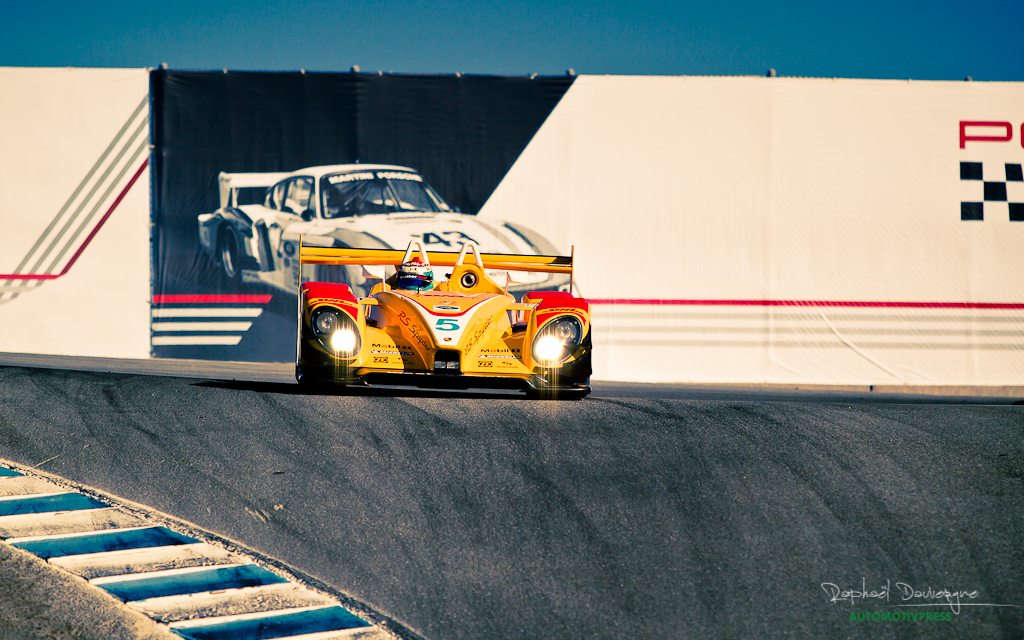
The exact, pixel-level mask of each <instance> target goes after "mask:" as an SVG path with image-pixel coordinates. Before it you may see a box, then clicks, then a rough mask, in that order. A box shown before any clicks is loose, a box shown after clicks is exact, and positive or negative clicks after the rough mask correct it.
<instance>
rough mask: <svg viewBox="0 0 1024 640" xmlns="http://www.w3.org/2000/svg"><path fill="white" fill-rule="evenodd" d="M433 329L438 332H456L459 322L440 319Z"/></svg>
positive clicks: (450, 319)
mask: <svg viewBox="0 0 1024 640" xmlns="http://www.w3.org/2000/svg"><path fill="white" fill-rule="evenodd" d="M435 327H436V329H437V330H438V331H458V330H459V321H458V320H456V319H454V318H441V319H440V320H438V321H437V325H435Z"/></svg>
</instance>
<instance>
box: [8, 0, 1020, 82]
mask: <svg viewBox="0 0 1024 640" xmlns="http://www.w3.org/2000/svg"><path fill="white" fill-rule="evenodd" d="M0 24H2V25H3V37H0V66H16V67H17V66H28V67H48V66H57V67H66V66H75V67H147V66H156V65H158V64H160V63H162V62H167V63H168V65H169V66H170V67H171V68H172V69H222V68H228V69H237V70H281V71H287V70H296V69H306V70H315V71H343V70H348V69H349V68H350V67H351V66H352V65H354V64H358V65H359V66H360V68H361V70H362V71H377V70H382V71H394V72H400V73H454V72H462V73H483V74H501V75H524V74H530V73H539V74H542V75H560V74H563V73H565V71H566V69H569V68H574V69H575V70H576V71H577V72H578V73H591V74H630V75H752V74H757V75H759V74H763V73H764V72H765V71H766V70H767V69H768V68H770V67H771V68H775V69H777V70H778V74H779V75H786V76H819V77H855V78H913V79H924V80H962V79H963V78H964V76H967V75H970V76H972V77H973V78H974V79H975V80H1013V81H1024V52H1022V51H1021V46H1020V42H1021V37H1022V32H1024V0H988V1H986V0H982V1H978V2H970V3H968V2H950V1H948V0H936V1H933V2H899V1H888V2H886V1H881V0H862V1H861V2H857V3H834V2H828V1H827V0H818V1H815V2H804V1H786V0H783V1H780V2H766V1H754V0H733V1H730V0H721V1H715V0H710V1H705V2H685V1H684V2H657V1H654V2H652V1H648V0H636V1H633V2H627V1H622V0H604V1H602V0H595V1H594V2H582V1H570V2H557V1H554V2H543V1H533V0H519V1H512V0H499V1H497V2H489V3H481V2H469V1H467V0H450V1H447V2H402V3H397V2H369V1H364V0H357V1H355V2H328V1H323V0H307V1H302V2H290V3H285V2H242V1H240V0H230V1H227V2H213V1H208V2H201V1H196V0H166V1H164V2H138V1H134V2H122V1H116V2H101V3H88V2H81V1H80V0H79V1H78V2H63V1H58V2H29V1H27V0H17V1H14V0H0Z"/></svg>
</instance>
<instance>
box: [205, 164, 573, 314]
mask: <svg viewBox="0 0 1024 640" xmlns="http://www.w3.org/2000/svg"><path fill="white" fill-rule="evenodd" d="M219 184H220V208H219V209H217V211H215V212H213V213H204V214H201V215H200V216H199V220H198V221H199V239H200V242H201V243H202V246H203V250H204V251H205V252H206V254H207V256H209V258H210V259H211V260H212V261H213V262H214V263H216V264H217V265H218V266H219V267H220V268H221V269H223V271H224V274H225V275H226V276H227V277H228V279H229V280H233V281H240V282H263V283H266V284H268V285H271V286H273V287H275V288H278V289H281V290H283V291H287V292H289V293H295V292H296V291H298V288H299V286H300V285H301V284H302V282H303V281H307V280H314V281H317V282H336V283H343V284H347V285H349V286H350V287H351V288H352V290H353V292H354V293H355V294H356V295H357V296H362V295H366V293H367V291H366V289H367V288H368V287H367V286H366V283H367V276H370V278H371V283H370V284H372V279H373V278H380V277H381V275H383V274H379V273H376V272H374V271H373V269H372V268H371V269H370V270H369V271H364V268H363V267H355V266H349V265H306V267H305V268H306V269H307V271H308V272H307V273H303V271H302V267H301V266H300V264H299V259H298V248H299V242H300V238H301V242H302V244H303V245H304V246H321V247H336V248H361V249H393V248H402V247H405V246H407V245H408V243H409V242H410V241H411V240H418V241H420V242H422V243H423V245H424V246H425V247H427V249H428V250H430V251H458V250H460V249H461V247H462V246H463V245H464V244H465V243H467V242H472V243H474V244H476V245H477V246H478V247H480V250H481V251H483V252H487V253H509V254H532V255H553V254H556V253H557V251H556V249H555V247H553V246H552V245H551V243H549V242H548V241H547V240H545V239H544V238H543V237H541V236H539V235H538V234H537V233H535V232H533V231H531V230H530V229H527V228H525V227H523V226H522V225H519V224H515V223H511V222H501V221H494V220H488V221H483V220H480V219H479V218H477V217H476V216H473V215H469V214H465V213H462V212H460V211H458V210H455V209H453V208H451V207H449V206H448V204H447V203H446V202H445V201H444V199H443V198H442V197H441V196H440V195H439V194H438V193H437V191H435V190H434V189H433V188H432V187H431V186H430V185H429V184H427V183H426V181H424V179H423V177H422V176H421V175H420V174H419V173H417V172H416V171H415V170H413V169H410V168H408V167H401V166H394V165H369V164H343V165H332V166H321V167H310V168H306V169H300V170H298V171H295V172H292V173H221V174H220V176H219ZM378 270H379V268H378ZM487 275H488V277H490V278H492V279H493V280H495V281H498V282H502V283H504V282H506V280H508V281H509V282H510V284H509V287H508V291H509V293H512V294H513V295H516V296H517V297H521V295H522V294H523V293H526V292H529V291H568V290H569V287H570V280H569V278H568V277H567V276H565V275H564V274H543V273H541V274H536V273H530V274H526V275H525V276H524V275H520V274H517V275H516V276H515V277H514V278H511V277H509V276H508V274H507V273H506V272H504V271H493V272H488V274H487Z"/></svg>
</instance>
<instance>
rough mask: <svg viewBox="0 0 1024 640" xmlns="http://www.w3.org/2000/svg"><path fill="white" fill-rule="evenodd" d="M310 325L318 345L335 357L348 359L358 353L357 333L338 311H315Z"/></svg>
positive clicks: (323, 309)
mask: <svg viewBox="0 0 1024 640" xmlns="http://www.w3.org/2000/svg"><path fill="white" fill-rule="evenodd" d="M310 325H311V326H312V327H313V333H314V334H316V337H317V338H319V340H320V343H321V344H322V345H324V346H325V347H327V348H328V349H330V350H331V351H333V352H334V353H335V355H337V356H345V357H350V356H352V355H353V354H355V353H356V352H358V351H359V331H358V329H356V326H355V324H354V323H353V322H352V319H351V318H350V317H348V316H347V315H345V314H344V313H342V312H341V311H339V310H338V309H334V308H331V307H320V308H319V309H315V310H314V311H313V315H312V317H311V318H310Z"/></svg>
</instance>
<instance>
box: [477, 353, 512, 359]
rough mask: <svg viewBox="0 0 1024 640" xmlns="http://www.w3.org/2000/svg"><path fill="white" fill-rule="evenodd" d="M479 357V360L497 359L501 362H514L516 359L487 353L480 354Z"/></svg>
mask: <svg viewBox="0 0 1024 640" xmlns="http://www.w3.org/2000/svg"><path fill="white" fill-rule="evenodd" d="M480 357H481V358H499V359H501V360H515V359H516V357H515V356H506V355H492V354H489V353H488V354H481V355H480Z"/></svg>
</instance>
